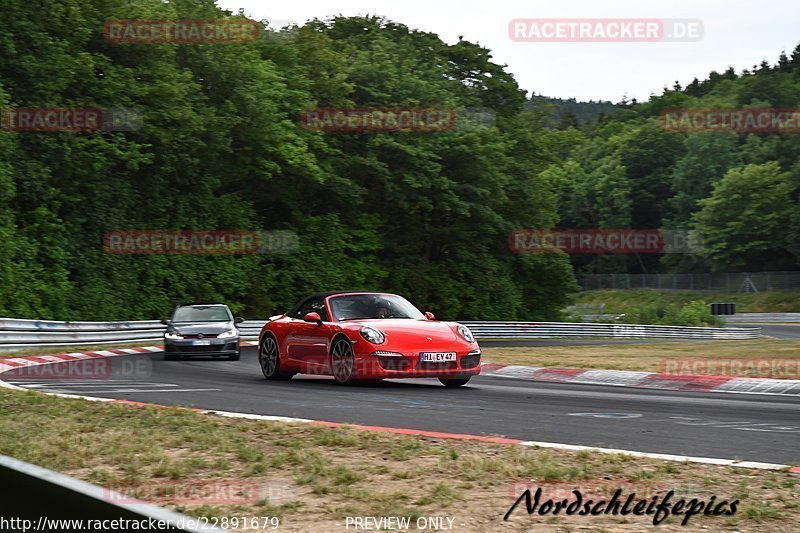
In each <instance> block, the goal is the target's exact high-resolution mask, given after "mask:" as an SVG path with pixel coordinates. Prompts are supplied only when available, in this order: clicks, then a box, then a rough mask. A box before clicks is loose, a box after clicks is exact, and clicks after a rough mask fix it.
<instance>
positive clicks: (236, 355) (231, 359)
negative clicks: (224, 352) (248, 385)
mask: <svg viewBox="0 0 800 533" xmlns="http://www.w3.org/2000/svg"><path fill="white" fill-rule="evenodd" d="M238 360H239V352H236V353H235V354H233V355H229V356H228V361H238Z"/></svg>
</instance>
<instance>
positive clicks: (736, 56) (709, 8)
mask: <svg viewBox="0 0 800 533" xmlns="http://www.w3.org/2000/svg"><path fill="white" fill-rule="evenodd" d="M218 4H219V5H220V6H222V7H224V8H226V9H229V10H231V11H234V12H236V11H238V9H239V8H243V9H244V10H245V12H246V13H247V14H248V16H250V17H251V18H255V19H265V18H266V19H278V20H294V21H298V22H300V23H302V22H305V21H306V20H308V19H312V18H315V17H316V18H323V19H324V18H327V17H330V16H334V15H338V14H342V15H346V16H351V15H367V14H369V15H381V16H385V17H387V18H389V19H391V20H394V21H397V22H401V23H403V24H406V25H408V26H409V27H411V28H414V29H420V30H424V31H429V32H433V33H436V34H438V35H439V36H440V37H441V38H442V39H443V40H444V41H445V42H448V43H454V42H456V41H458V36H459V35H463V36H464V38H465V39H467V40H469V41H472V42H476V43H479V44H481V45H482V46H485V47H487V48H489V49H490V50H491V51H492V54H493V58H494V61H495V62H496V63H499V64H501V65H502V64H506V65H508V70H509V71H510V72H511V73H513V74H514V77H515V78H516V79H517V81H518V83H519V84H520V86H521V87H522V88H523V89H525V90H527V91H529V92H531V91H534V92H536V93H537V94H542V95H546V96H556V97H560V98H570V97H575V98H577V99H579V100H590V99H593V100H599V99H603V100H612V101H614V102H617V101H619V100H620V99H621V98H622V96H623V95H627V96H628V97H629V98H632V97H635V98H637V99H639V100H646V99H647V98H648V96H649V95H650V93H656V94H660V93H661V91H662V89H663V87H664V86H665V85H667V86H670V87H671V86H672V85H673V83H674V82H675V80H678V81H680V82H681V83H682V84H683V85H686V84H687V83H688V82H690V81H691V80H692V79H693V78H694V77H698V78H700V79H703V78H704V77H705V76H706V75H707V74H708V73H709V72H710V71H711V70H718V71H722V70H725V69H726V68H727V67H728V66H733V67H735V68H736V70H737V72H739V71H741V70H742V69H744V68H750V67H752V66H753V65H755V64H758V63H760V62H761V61H762V60H764V59H766V60H768V61H769V62H770V63H774V62H775V61H776V60H777V58H778V54H780V52H781V51H782V50H785V51H786V53H787V54H790V53H791V51H792V50H793V49H794V48H795V47H796V46H797V45H798V44H799V43H800V2H798V1H797V0H761V1H760V2H752V1H744V0H694V1H692V0H492V1H488V2H478V1H475V0H400V1H397V2H385V3H383V2H377V1H375V0H336V1H331V0H291V1H289V2H280V3H277V2H270V1H266V0H218ZM517 18H528V19H541V18H626V19H630V18H661V19H663V18H669V19H700V20H701V21H702V22H703V38H702V39H701V40H700V41H697V42H652V43H631V42H612V43H591V42H569V43H543V42H514V41H512V39H511V37H510V36H509V33H508V24H509V21H510V20H512V19H517Z"/></svg>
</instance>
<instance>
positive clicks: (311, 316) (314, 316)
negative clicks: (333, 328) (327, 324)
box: [303, 313, 322, 326]
mask: <svg viewBox="0 0 800 533" xmlns="http://www.w3.org/2000/svg"><path fill="white" fill-rule="evenodd" d="M303 320H304V321H306V322H313V323H315V324H316V325H318V326H321V325H322V318H321V317H320V316H319V313H308V314H307V315H306V316H304V317H303Z"/></svg>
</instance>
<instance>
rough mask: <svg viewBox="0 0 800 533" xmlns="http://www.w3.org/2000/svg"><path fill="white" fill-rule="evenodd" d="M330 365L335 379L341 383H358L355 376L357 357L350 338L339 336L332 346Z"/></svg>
mask: <svg viewBox="0 0 800 533" xmlns="http://www.w3.org/2000/svg"><path fill="white" fill-rule="evenodd" d="M330 357H331V359H330V367H331V374H333V379H334V380H335V381H336V383H338V384H339V385H354V384H356V383H358V380H357V379H356V378H355V373H356V372H355V370H356V357H355V353H354V352H353V345H352V344H351V343H350V340H349V339H345V338H344V337H339V338H338V339H336V340H335V341H334V342H333V345H332V346H331V355H330Z"/></svg>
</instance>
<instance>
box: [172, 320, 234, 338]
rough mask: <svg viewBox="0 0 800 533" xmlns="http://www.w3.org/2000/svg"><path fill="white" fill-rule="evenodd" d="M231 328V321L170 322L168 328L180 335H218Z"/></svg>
mask: <svg viewBox="0 0 800 533" xmlns="http://www.w3.org/2000/svg"><path fill="white" fill-rule="evenodd" d="M231 328H233V322H199V323H197V324H172V325H171V326H170V327H169V329H170V330H172V331H176V332H178V333H180V334H181V335H197V334H198V333H202V334H204V335H219V334H220V333H222V332H223V331H228V330H229V329H231Z"/></svg>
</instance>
